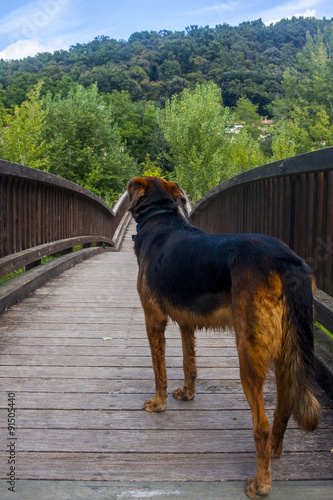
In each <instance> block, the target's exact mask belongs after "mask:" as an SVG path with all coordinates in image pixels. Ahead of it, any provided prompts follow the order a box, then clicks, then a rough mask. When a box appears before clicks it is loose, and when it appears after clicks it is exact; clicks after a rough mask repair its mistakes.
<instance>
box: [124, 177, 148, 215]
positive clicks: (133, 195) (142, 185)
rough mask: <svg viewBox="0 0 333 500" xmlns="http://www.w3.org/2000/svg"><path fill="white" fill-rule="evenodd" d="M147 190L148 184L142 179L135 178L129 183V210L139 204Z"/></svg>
mask: <svg viewBox="0 0 333 500" xmlns="http://www.w3.org/2000/svg"><path fill="white" fill-rule="evenodd" d="M146 189H147V183H146V182H145V179H143V178H142V177H133V179H131V180H130V181H129V183H128V186H127V192H128V196H129V199H130V206H129V207H128V210H129V211H131V210H132V209H133V208H134V207H135V206H136V204H137V203H138V201H139V199H140V198H141V196H143V195H144V194H145V192H146Z"/></svg>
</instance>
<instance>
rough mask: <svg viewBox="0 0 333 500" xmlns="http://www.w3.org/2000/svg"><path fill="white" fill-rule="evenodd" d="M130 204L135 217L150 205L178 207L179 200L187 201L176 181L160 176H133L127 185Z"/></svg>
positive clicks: (130, 209)
mask: <svg viewBox="0 0 333 500" xmlns="http://www.w3.org/2000/svg"><path fill="white" fill-rule="evenodd" d="M127 190H128V196H129V199H130V206H129V208H128V210H129V211H130V212H132V214H133V216H134V217H135V216H136V215H138V214H139V213H141V212H143V211H144V210H145V209H147V208H148V207H149V208H150V207H165V208H172V207H174V208H177V200H178V199H180V200H181V201H182V202H183V203H186V196H185V194H184V192H183V191H182V190H181V189H180V187H179V186H178V184H177V183H176V182H172V181H170V182H168V181H166V180H164V179H160V178H159V177H133V179H131V180H130V181H129V183H128V186H127Z"/></svg>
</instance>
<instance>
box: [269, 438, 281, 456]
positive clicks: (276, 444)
mask: <svg viewBox="0 0 333 500" xmlns="http://www.w3.org/2000/svg"><path fill="white" fill-rule="evenodd" d="M282 445H283V442H282V439H279V440H278V439H276V438H274V436H273V434H272V435H271V457H272V458H279V457H280V456H281V455H282Z"/></svg>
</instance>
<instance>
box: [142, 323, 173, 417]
mask: <svg viewBox="0 0 333 500" xmlns="http://www.w3.org/2000/svg"><path fill="white" fill-rule="evenodd" d="M145 316H146V328H147V335H148V340H149V345H150V350H151V357H152V361H153V369H154V374H155V398H152V399H147V400H146V401H145V403H144V405H143V409H144V410H146V411H156V412H160V411H163V410H165V407H166V402H167V397H168V393H167V374H166V366H165V336H164V331H165V327H166V324H167V321H166V318H165V317H164V316H162V314H158V315H155V314H147V313H146V315H145Z"/></svg>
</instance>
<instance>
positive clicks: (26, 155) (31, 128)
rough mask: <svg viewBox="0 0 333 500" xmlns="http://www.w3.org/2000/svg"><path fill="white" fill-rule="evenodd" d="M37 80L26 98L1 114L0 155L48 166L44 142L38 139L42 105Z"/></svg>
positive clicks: (39, 86)
mask: <svg viewBox="0 0 333 500" xmlns="http://www.w3.org/2000/svg"><path fill="white" fill-rule="evenodd" d="M42 84H43V82H39V83H38V84H37V85H36V86H35V87H34V88H33V89H32V90H30V92H29V93H28V99H27V100H26V101H24V102H23V103H22V104H21V105H20V106H14V108H13V110H12V112H10V113H7V114H3V119H4V121H5V123H4V128H3V129H2V134H1V136H2V137H1V145H0V155H1V157H2V158H3V159H5V160H9V161H12V162H14V163H20V164H22V165H28V166H29V167H36V168H40V169H43V170H47V168H48V151H49V145H48V143H47V142H46V141H45V140H43V139H42V135H41V134H42V130H43V127H44V123H45V110H44V109H43V108H42V101H41V99H40V91H41V87H42Z"/></svg>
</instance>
